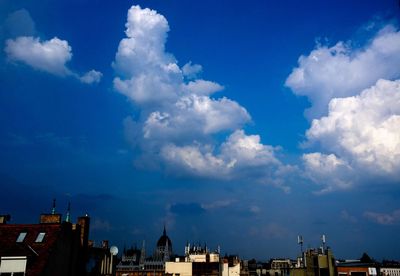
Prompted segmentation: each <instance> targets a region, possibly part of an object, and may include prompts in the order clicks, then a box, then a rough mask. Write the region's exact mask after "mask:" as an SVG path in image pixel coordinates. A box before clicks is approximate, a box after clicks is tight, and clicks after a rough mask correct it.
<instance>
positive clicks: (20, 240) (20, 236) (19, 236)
mask: <svg viewBox="0 0 400 276" xmlns="http://www.w3.org/2000/svg"><path fill="white" fill-rule="evenodd" d="M26 234H27V233H26V232H21V233H19V235H18V238H17V242H23V241H24V239H25V237H26Z"/></svg>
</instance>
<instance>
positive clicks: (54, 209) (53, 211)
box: [51, 198, 56, 215]
mask: <svg viewBox="0 0 400 276" xmlns="http://www.w3.org/2000/svg"><path fill="white" fill-rule="evenodd" d="M55 213H56V199H55V198H53V208H52V209H51V214H52V215H54V214H55Z"/></svg>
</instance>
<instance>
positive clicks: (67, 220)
mask: <svg viewBox="0 0 400 276" xmlns="http://www.w3.org/2000/svg"><path fill="white" fill-rule="evenodd" d="M70 211H71V202H68V209H67V217H66V218H65V221H66V222H71V215H70Z"/></svg>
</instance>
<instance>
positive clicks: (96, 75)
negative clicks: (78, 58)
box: [79, 70, 103, 84]
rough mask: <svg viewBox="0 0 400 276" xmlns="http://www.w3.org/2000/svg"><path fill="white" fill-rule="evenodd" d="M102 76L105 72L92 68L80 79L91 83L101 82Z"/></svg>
mask: <svg viewBox="0 0 400 276" xmlns="http://www.w3.org/2000/svg"><path fill="white" fill-rule="evenodd" d="M102 77H103V74H102V73H101V72H99V71H96V70H90V71H89V72H87V73H86V74H84V75H83V76H82V77H80V78H79V79H80V80H81V82H83V83H87V84H91V83H99V82H100V80H101V78H102Z"/></svg>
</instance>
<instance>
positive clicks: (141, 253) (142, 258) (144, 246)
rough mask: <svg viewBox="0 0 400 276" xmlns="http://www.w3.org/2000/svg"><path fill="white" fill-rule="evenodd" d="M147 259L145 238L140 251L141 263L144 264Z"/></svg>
mask: <svg viewBox="0 0 400 276" xmlns="http://www.w3.org/2000/svg"><path fill="white" fill-rule="evenodd" d="M145 260H146V241H145V240H143V243H142V250H141V251H140V261H139V264H140V265H144V262H145Z"/></svg>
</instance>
